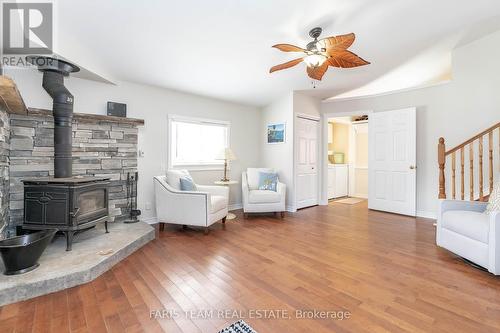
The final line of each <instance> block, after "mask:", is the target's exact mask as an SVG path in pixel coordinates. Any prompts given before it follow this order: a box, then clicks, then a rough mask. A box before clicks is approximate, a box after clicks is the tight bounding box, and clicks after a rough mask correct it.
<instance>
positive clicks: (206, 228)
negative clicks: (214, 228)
mask: <svg viewBox="0 0 500 333" xmlns="http://www.w3.org/2000/svg"><path fill="white" fill-rule="evenodd" d="M209 230H210V229H208V227H205V235H208V232H209Z"/></svg>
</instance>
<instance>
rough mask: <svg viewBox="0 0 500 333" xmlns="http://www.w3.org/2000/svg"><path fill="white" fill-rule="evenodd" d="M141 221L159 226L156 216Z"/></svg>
mask: <svg viewBox="0 0 500 333" xmlns="http://www.w3.org/2000/svg"><path fill="white" fill-rule="evenodd" d="M140 221H142V222H145V223H147V224H157V223H158V218H157V217H156V216H152V217H147V218H141V219H140Z"/></svg>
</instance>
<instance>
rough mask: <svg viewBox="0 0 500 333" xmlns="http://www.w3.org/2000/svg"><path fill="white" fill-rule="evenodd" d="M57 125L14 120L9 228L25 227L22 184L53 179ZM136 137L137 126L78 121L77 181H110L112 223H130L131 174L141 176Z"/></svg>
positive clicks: (75, 145)
mask: <svg viewBox="0 0 500 333" xmlns="http://www.w3.org/2000/svg"><path fill="white" fill-rule="evenodd" d="M53 130H54V121H53V118H52V117H51V116H39V115H36V116H34V115H28V116H26V115H16V114H11V115H10V133H11V136H10V225H9V228H13V227H14V226H16V225H19V224H21V223H22V221H23V183H22V182H21V180H22V179H25V178H29V177H44V176H53V174H54V165H53V156H54V134H53ZM137 134H138V129H137V127H135V125H133V124H129V123H120V122H114V121H102V120H95V119H93V118H92V116H91V115H89V117H88V119H87V118H77V119H75V118H74V119H73V175H75V176H76V175H95V176H107V177H110V178H111V188H110V196H109V206H110V216H111V221H113V220H123V219H126V218H127V216H128V215H127V214H128V212H127V188H126V182H127V173H128V172H135V171H136V170H137ZM0 137H1V136H0Z"/></svg>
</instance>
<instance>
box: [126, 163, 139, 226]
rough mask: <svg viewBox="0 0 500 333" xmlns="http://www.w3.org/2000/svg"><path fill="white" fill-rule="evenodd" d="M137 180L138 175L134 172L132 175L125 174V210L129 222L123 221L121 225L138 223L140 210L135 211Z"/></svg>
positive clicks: (129, 173)
mask: <svg viewBox="0 0 500 333" xmlns="http://www.w3.org/2000/svg"><path fill="white" fill-rule="evenodd" d="M138 178H139V173H138V172H137V171H136V172H134V173H131V172H128V173H127V210H128V211H129V217H130V219H129V220H125V221H123V223H136V222H139V219H138V218H137V217H138V216H139V215H141V210H140V209H137V180H138Z"/></svg>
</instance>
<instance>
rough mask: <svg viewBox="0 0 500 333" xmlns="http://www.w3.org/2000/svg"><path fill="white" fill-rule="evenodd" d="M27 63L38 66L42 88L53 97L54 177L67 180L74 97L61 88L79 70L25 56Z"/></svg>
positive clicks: (71, 163) (58, 61)
mask: <svg viewBox="0 0 500 333" xmlns="http://www.w3.org/2000/svg"><path fill="white" fill-rule="evenodd" d="M26 60H27V61H28V62H30V63H31V64H33V65H36V66H38V70H39V71H40V72H42V73H43V83H42V87H43V88H44V89H45V90H46V91H47V93H48V94H49V95H50V97H52V100H53V106H52V112H53V116H54V177H55V178H69V177H71V176H72V175H73V161H72V154H71V148H72V137H73V134H72V122H73V95H71V93H70V92H69V91H68V89H66V87H65V86H64V77H65V76H68V75H69V73H73V72H78V71H79V70H80V68H78V66H75V65H73V64H70V63H69V62H66V61H63V60H60V59H55V58H50V57H41V56H28V57H26Z"/></svg>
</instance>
